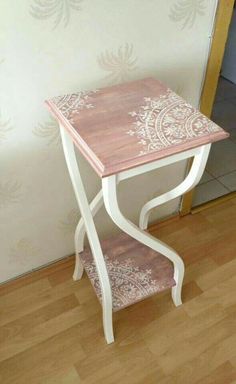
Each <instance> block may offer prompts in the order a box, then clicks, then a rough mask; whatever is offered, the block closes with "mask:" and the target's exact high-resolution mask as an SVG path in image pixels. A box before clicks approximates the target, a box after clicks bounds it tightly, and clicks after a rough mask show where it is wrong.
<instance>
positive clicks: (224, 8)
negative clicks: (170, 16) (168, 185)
mask: <svg viewBox="0 0 236 384" xmlns="http://www.w3.org/2000/svg"><path fill="white" fill-rule="evenodd" d="M233 8H234V0H219V2H218V6H217V11H216V17H215V25H214V33H213V37H212V44H211V49H210V53H209V58H208V63H207V69H206V75H205V80H204V85H203V89H202V94H201V100H200V111H201V112H202V113H203V114H204V115H206V116H208V117H210V116H211V111H212V107H213V104H214V100H215V94H216V89H217V84H218V79H219V74H220V70H221V65H222V61H223V57H224V51H225V45H226V41H227V37H228V31H229V25H230V21H231V17H232V13H233ZM191 161H192V160H189V162H188V166H187V172H188V171H189V169H190V167H191V164H192V163H191ZM193 195H194V189H192V190H191V191H190V192H187V193H186V194H185V195H184V196H183V198H182V203H181V207H180V215H181V216H185V215H187V214H189V213H190V212H191V209H192V201H193Z"/></svg>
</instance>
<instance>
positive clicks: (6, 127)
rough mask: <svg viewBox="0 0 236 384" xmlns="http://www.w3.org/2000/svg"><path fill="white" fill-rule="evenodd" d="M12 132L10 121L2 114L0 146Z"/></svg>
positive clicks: (0, 117)
mask: <svg viewBox="0 0 236 384" xmlns="http://www.w3.org/2000/svg"><path fill="white" fill-rule="evenodd" d="M11 130H12V127H11V124H10V119H4V118H3V117H2V114H1V113H0V144H1V143H2V142H3V141H4V140H6V138H7V134H8V132H9V131H11Z"/></svg>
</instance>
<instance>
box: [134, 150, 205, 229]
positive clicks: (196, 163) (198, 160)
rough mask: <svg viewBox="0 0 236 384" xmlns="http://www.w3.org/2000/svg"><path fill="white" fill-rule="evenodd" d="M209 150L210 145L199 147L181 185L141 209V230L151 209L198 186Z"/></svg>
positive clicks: (144, 226)
mask: <svg viewBox="0 0 236 384" xmlns="http://www.w3.org/2000/svg"><path fill="white" fill-rule="evenodd" d="M210 148H211V144H207V145H204V146H202V147H201V149H200V153H199V154H197V155H195V156H194V160H193V163H192V166H191V169H190V171H189V173H188V175H187V177H186V178H185V180H184V181H183V182H182V183H181V184H179V185H178V186H177V187H175V188H174V189H172V190H171V191H168V192H166V193H163V194H162V195H160V196H158V197H156V198H154V199H152V200H150V201H148V202H147V203H146V204H145V205H144V206H143V207H142V210H141V213H140V218H139V227H140V228H141V229H147V226H148V219H149V215H150V212H151V210H152V209H153V208H156V207H157V206H159V205H161V204H164V203H166V202H168V201H170V200H172V199H175V198H176V197H179V196H181V195H183V194H184V193H186V192H188V191H189V190H191V189H192V188H194V187H195V185H197V184H198V182H199V181H200V179H201V177H202V174H203V172H204V169H205V166H206V162H207V159H208V155H209V152H210Z"/></svg>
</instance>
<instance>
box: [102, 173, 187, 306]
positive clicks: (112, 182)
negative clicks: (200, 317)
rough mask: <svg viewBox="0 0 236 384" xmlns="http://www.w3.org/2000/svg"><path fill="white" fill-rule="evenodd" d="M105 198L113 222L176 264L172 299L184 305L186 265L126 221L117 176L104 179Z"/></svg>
mask: <svg viewBox="0 0 236 384" xmlns="http://www.w3.org/2000/svg"><path fill="white" fill-rule="evenodd" d="M102 189H103V198H104V204H105V207H106V210H107V212H108V214H109V215H110V217H111V218H112V220H113V221H114V222H115V223H116V224H117V226H118V227H119V228H121V229H122V230H123V231H124V232H125V233H127V234H128V235H130V236H131V237H133V238H134V239H136V240H137V241H140V242H141V243H143V244H144V245H146V246H148V247H150V248H152V249H153V250H154V251H157V252H159V253H161V254H162V255H164V256H166V257H167V258H168V259H169V260H171V261H172V262H173V264H174V279H175V282H176V286H175V287H173V288H172V298H173V301H174V303H175V305H176V306H178V305H180V304H182V301H181V289H182V283H183V277H184V263H183V260H182V259H181V257H180V256H179V255H178V254H177V253H176V252H175V251H174V250H173V249H172V248H171V247H169V246H168V245H166V244H165V243H163V242H162V241H160V240H158V239H156V238H155V237H154V236H151V235H150V234H149V233H147V232H145V231H143V230H141V229H140V228H138V227H137V226H136V225H135V224H133V223H132V222H131V221H130V220H128V219H126V218H125V217H124V216H123V214H122V213H121V211H120V209H119V204H118V199H117V176H116V175H112V176H108V177H105V178H103V179H102Z"/></svg>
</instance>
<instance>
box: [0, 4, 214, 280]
mask: <svg viewBox="0 0 236 384" xmlns="http://www.w3.org/2000/svg"><path fill="white" fill-rule="evenodd" d="M215 6H216V0H166V1H162V0H145V1H144V0H119V1H117V0H99V1H98V0H22V1H20V2H14V6H13V5H12V2H10V1H7V0H2V1H1V12H0V25H1V27H0V84H1V87H0V234H1V243H0V244H1V245H0V248H1V268H0V281H6V280H8V279H10V278H13V277H15V276H18V275H20V274H22V273H24V272H27V271H30V270H32V269H35V268H37V267H39V266H41V265H44V264H47V263H50V262H52V261H54V260H56V259H59V258H62V257H64V256H66V255H69V254H72V253H73V251H74V245H73V232H74V229H75V226H76V224H77V221H78V218H79V211H78V209H77V206H76V202H75V198H74V194H73V191H72V187H71V183H70V180H69V177H68V174H67V170H66V165H65V161H64V158H63V153H62V147H61V140H60V136H59V130H58V125H57V123H56V122H55V120H54V119H53V118H51V117H50V115H49V113H48V111H47V109H46V107H45V106H44V103H43V101H44V100H45V99H46V98H50V97H53V96H55V95H60V94H64V93H70V92H76V91H79V90H85V89H93V88H97V87H102V86H106V85H108V84H116V83H119V82H123V81H126V80H133V79H138V78H142V77H145V76H154V77H157V78H160V79H161V80H162V81H164V82H166V83H167V84H168V85H169V86H170V87H171V88H173V89H174V90H175V91H176V92H177V93H179V94H180V95H181V96H183V97H185V98H186V99H187V100H188V101H190V102H191V103H193V104H194V105H195V106H197V105H198V102H199V95H200V89H201V83H202V79H203V75H204V70H205V63H206V58H207V55H208V50H209V36H210V34H211V28H212V22H213V19H214V12H215ZM78 159H79V161H80V163H81V168H82V174H83V176H84V179H85V181H86V186H87V190H88V195H89V196H90V198H92V197H93V196H94V195H95V193H96V192H97V190H98V188H99V186H100V181H99V180H98V178H97V177H96V175H95V174H94V171H93V170H92V169H91V168H90V167H89V165H88V164H87V163H86V162H85V161H84V160H83V159H81V157H80V156H79V155H78ZM184 172H185V163H178V164H176V165H174V166H171V167H168V169H163V170H160V171H158V172H152V173H150V174H146V175H143V176H140V177H139V178H137V179H135V180H128V181H125V182H124V184H123V185H121V186H120V190H119V195H120V199H121V205H122V208H123V210H125V211H126V212H127V214H128V216H129V217H130V218H132V219H134V220H137V214H138V212H139V209H140V207H141V205H142V204H143V203H144V202H146V201H147V200H148V199H150V198H152V197H154V196H156V195H157V194H160V193H162V192H163V191H165V190H167V189H168V188H171V187H172V186H174V185H176V184H177V183H178V182H180V181H181V179H182V178H183V176H184ZM143 185H145V188H142V186H143ZM133 191H135V194H134V192H133ZM130 201H132V205H131V204H130ZM178 206H179V200H175V201H173V202H171V203H169V204H167V205H165V206H163V207H161V208H160V209H159V210H158V211H157V212H154V214H153V216H152V219H153V220H155V219H157V218H158V217H163V216H166V215H169V214H171V213H173V212H176V211H177V210H178ZM98 221H99V232H100V233H101V235H102V236H105V235H106V234H107V233H108V232H112V231H114V230H115V229H114V226H113V224H112V223H111V221H110V220H109V219H108V218H107V216H106V214H105V211H104V210H103V211H101V214H100V215H99V217H98V218H97V219H96V222H98Z"/></svg>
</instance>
